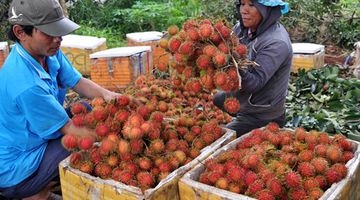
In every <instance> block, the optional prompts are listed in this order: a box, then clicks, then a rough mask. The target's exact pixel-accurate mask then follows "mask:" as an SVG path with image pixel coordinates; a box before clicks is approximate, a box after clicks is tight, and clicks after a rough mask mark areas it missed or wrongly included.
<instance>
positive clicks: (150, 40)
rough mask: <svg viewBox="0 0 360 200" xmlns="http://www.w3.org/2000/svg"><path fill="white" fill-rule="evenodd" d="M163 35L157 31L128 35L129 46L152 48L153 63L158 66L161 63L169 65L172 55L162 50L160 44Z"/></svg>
mask: <svg viewBox="0 0 360 200" xmlns="http://www.w3.org/2000/svg"><path fill="white" fill-rule="evenodd" d="M162 36H163V33H161V32H157V31H149V32H136V33H128V34H126V40H127V43H128V46H151V51H152V63H153V65H154V66H157V65H158V63H159V62H162V63H165V64H167V63H168V62H169V58H170V53H169V52H166V51H165V49H163V48H161V47H160V46H159V45H158V43H159V40H160V39H161V37H162Z"/></svg>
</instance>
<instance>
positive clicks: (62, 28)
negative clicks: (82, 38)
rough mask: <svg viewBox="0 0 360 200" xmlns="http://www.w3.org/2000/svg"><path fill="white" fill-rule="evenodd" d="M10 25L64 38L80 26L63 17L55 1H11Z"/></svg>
mask: <svg viewBox="0 0 360 200" xmlns="http://www.w3.org/2000/svg"><path fill="white" fill-rule="evenodd" d="M9 22H10V24H19V25H28V26H34V27H35V28H37V29H39V30H40V31H42V32H44V33H46V34H48V35H50V36H55V37H57V36H64V35H67V34H69V33H71V32H73V31H74V30H76V29H78V28H79V27H80V26H79V25H78V24H76V23H75V22H73V21H71V20H70V19H68V18H66V17H65V16H64V13H63V10H62V8H61V6H60V4H59V2H58V1H57V0H13V1H12V2H11V4H10V8H9Z"/></svg>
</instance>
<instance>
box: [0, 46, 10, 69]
mask: <svg viewBox="0 0 360 200" xmlns="http://www.w3.org/2000/svg"><path fill="white" fill-rule="evenodd" d="M8 54H9V46H8V43H7V42H0V68H1V67H2V65H3V64H4V62H5V60H6V57H7V56H8Z"/></svg>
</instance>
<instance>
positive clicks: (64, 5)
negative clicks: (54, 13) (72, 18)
mask: <svg viewBox="0 0 360 200" xmlns="http://www.w3.org/2000/svg"><path fill="white" fill-rule="evenodd" d="M59 3H60V5H61V7H62V9H63V11H64V15H65V17H69V14H68V10H67V7H66V4H65V0H59Z"/></svg>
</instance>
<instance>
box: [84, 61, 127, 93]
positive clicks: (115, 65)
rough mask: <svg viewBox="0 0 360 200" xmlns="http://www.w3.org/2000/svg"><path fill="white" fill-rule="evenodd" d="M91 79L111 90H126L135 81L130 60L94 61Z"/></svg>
mask: <svg viewBox="0 0 360 200" xmlns="http://www.w3.org/2000/svg"><path fill="white" fill-rule="evenodd" d="M110 65H111V66H110ZM90 77H91V80H93V81H94V82H96V83H98V84H99V85H101V86H103V87H105V88H107V89H110V90H117V89H120V88H124V87H126V86H127V85H128V84H130V83H131V82H132V81H133V79H134V73H133V67H131V62H130V58H129V57H115V58H99V59H92V65H91V73H90Z"/></svg>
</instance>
